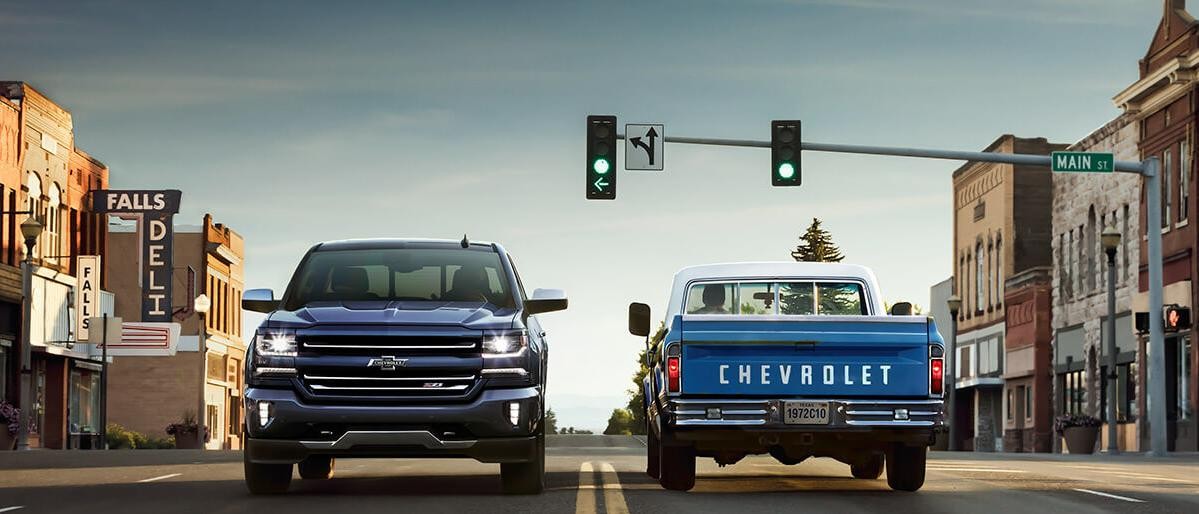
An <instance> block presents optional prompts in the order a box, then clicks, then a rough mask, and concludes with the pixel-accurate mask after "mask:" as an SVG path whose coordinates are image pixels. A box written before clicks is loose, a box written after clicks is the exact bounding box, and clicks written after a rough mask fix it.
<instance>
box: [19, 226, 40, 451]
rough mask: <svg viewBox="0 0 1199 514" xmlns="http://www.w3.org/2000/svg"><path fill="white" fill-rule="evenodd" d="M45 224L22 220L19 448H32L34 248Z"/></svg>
mask: <svg viewBox="0 0 1199 514" xmlns="http://www.w3.org/2000/svg"><path fill="white" fill-rule="evenodd" d="M43 228H44V227H43V226H42V224H41V223H38V221H37V220H36V219H34V218H33V217H32V216H31V217H29V218H27V219H26V220H25V221H22V222H21V235H22V236H23V237H24V238H25V259H24V260H22V261H21V341H20V343H19V344H18V346H17V353H18V356H17V358H18V359H20V363H21V376H20V377H19V378H18V379H17V384H18V387H19V388H20V389H19V390H18V391H17V401H18V402H20V407H19V408H20V409H21V418H22V419H21V420H20V421H19V422H18V423H17V449H18V450H28V449H29V424H30V422H31V421H30V420H32V419H33V398H32V397H31V394H32V393H33V369H32V367H33V366H32V362H33V346H32V344H31V343H30V341H29V327H30V321H31V320H30V318H31V315H30V310H31V308H32V307H33V303H32V300H31V299H30V296H31V295H32V294H33V293H32V292H31V290H32V289H33V247H34V245H36V244H37V238H38V236H40V235H42V229H43Z"/></svg>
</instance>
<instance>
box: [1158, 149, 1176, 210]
mask: <svg viewBox="0 0 1199 514" xmlns="http://www.w3.org/2000/svg"><path fill="white" fill-rule="evenodd" d="M1170 164H1171V163H1170V150H1169V149H1166V151H1164V152H1162V178H1163V179H1164V180H1162V181H1161V182H1162V227H1161V228H1169V227H1170V192H1172V191H1174V168H1172V167H1171V166H1170Z"/></svg>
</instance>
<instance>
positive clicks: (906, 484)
mask: <svg viewBox="0 0 1199 514" xmlns="http://www.w3.org/2000/svg"><path fill="white" fill-rule="evenodd" d="M927 461H928V448H926V447H924V446H903V445H899V446H896V447H895V448H893V449H892V450H891V452H890V453H889V454H888V455H887V485H889V486H891V489H894V490H896V491H908V492H911V491H918V490H920V488H921V487H922V486H923V485H924V465H925V463H926V462H927Z"/></svg>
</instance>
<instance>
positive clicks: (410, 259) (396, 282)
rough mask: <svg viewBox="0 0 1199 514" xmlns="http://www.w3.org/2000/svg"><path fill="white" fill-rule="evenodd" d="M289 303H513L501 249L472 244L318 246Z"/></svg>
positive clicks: (511, 304) (502, 305) (296, 307)
mask: <svg viewBox="0 0 1199 514" xmlns="http://www.w3.org/2000/svg"><path fill="white" fill-rule="evenodd" d="M296 277H297V278H296V280H297V281H296V283H294V284H292V287H293V288H294V289H293V291H292V292H291V294H290V296H289V297H288V301H287V304H288V305H287V306H286V308H288V309H291V310H294V309H298V308H300V307H302V306H304V305H307V304H309V303H312V302H322V301H334V302H335V301H371V300H385V301H435V302H469V303H490V304H493V305H496V306H499V307H511V306H513V305H514V302H513V299H512V295H511V294H510V288H509V287H508V280H507V274H506V273H505V272H504V267H503V264H502V263H501V261H500V257H499V254H496V253H494V252H488V251H480V250H469V249H463V250H458V249H452V250H450V249H427V248H372V249H359V250H332V251H317V252H313V253H312V254H311V255H309V256H308V259H306V260H305V261H304V265H303V268H301V270H300V272H299V273H298V274H297V276H296Z"/></svg>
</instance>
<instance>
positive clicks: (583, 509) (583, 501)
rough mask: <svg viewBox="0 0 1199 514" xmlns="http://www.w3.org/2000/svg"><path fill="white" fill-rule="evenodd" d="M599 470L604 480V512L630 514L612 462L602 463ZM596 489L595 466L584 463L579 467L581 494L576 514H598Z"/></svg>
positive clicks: (577, 497)
mask: <svg viewBox="0 0 1199 514" xmlns="http://www.w3.org/2000/svg"><path fill="white" fill-rule="evenodd" d="M599 468H600V472H601V473H600V475H601V478H602V480H603V486H602V487H603V490H604V511H605V512H606V513H607V514H629V506H628V505H626V504H625V501H624V493H622V492H621V488H620V479H619V478H617V476H616V468H613V467H612V463H610V462H600V463H599ZM596 489H597V487H596V484H595V466H594V465H593V463H591V462H584V463H583V464H582V465H581V466H579V493H578V496H576V497H575V514H596V513H597V511H598V510H599V505H597V502H596V500H597V499H598V498H597V497H596V494H595V490H596Z"/></svg>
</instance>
